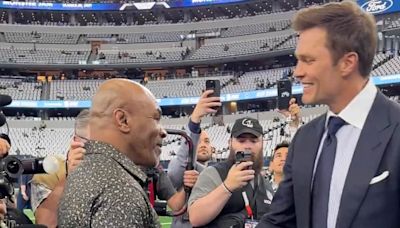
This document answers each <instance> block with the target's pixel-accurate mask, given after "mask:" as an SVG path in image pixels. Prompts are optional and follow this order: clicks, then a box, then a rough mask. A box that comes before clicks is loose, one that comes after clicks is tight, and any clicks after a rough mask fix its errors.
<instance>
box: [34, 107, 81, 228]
mask: <svg viewBox="0 0 400 228" xmlns="http://www.w3.org/2000/svg"><path fill="white" fill-rule="evenodd" d="M88 125H89V110H88V109H85V110H82V111H81V112H80V113H79V114H78V116H77V117H76V118H75V132H74V136H73V138H72V141H71V144H70V149H69V151H68V154H67V161H64V160H63V159H58V162H59V170H58V171H57V172H56V173H54V174H36V175H34V176H33V179H32V184H31V185H32V194H31V198H32V202H31V203H32V210H33V212H34V214H35V219H36V223H37V224H43V225H46V226H47V227H49V228H52V227H56V226H57V210H58V204H59V202H60V199H61V196H62V194H63V192H64V187H65V182H66V178H67V172H68V173H71V172H72V171H73V170H74V169H75V168H76V167H77V166H78V164H79V163H80V162H81V160H82V159H83V155H84V153H85V149H84V148H83V146H84V143H85V141H86V140H87V139H88V138H89V128H88ZM66 164H68V165H66Z"/></svg>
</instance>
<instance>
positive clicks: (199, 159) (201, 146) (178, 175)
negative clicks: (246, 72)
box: [168, 90, 221, 228]
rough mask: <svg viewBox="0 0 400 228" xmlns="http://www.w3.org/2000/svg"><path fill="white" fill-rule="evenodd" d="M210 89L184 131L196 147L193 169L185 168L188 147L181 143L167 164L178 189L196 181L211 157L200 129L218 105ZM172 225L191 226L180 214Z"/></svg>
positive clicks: (205, 138) (197, 106)
mask: <svg viewBox="0 0 400 228" xmlns="http://www.w3.org/2000/svg"><path fill="white" fill-rule="evenodd" d="M212 93H213V91H212V90H207V91H205V92H204V93H203V94H202V95H201V97H200V100H199V102H198V103H197V105H196V107H195V108H194V110H193V113H192V115H191V116H190V119H189V123H188V126H187V128H186V132H187V134H188V135H189V137H190V138H191V139H192V140H193V147H194V148H196V151H195V153H196V156H194V160H193V161H192V162H193V164H194V170H186V166H187V163H188V160H189V154H188V147H187V145H185V144H183V143H182V144H181V147H180V148H179V150H178V153H177V154H176V156H175V157H174V158H172V159H171V161H170V163H169V166H168V176H169V177H170V178H171V181H172V183H173V184H174V187H175V188H177V189H180V188H182V187H183V185H185V186H187V187H190V188H192V187H193V186H194V184H195V183H196V181H197V178H198V175H199V172H201V171H203V170H204V168H205V166H206V164H207V162H208V161H209V160H210V159H211V157H212V146H211V142H210V138H209V136H208V134H207V132H206V131H204V130H201V128H200V123H201V120H202V118H203V117H204V116H206V115H207V114H211V113H216V112H217V110H216V109H214V108H213V107H220V106H221V102H220V98H219V97H209V96H210V95H211V94H212ZM172 227H177V228H184V227H192V226H191V224H190V223H189V221H188V220H187V219H184V218H183V217H182V216H178V217H174V219H173V223H172Z"/></svg>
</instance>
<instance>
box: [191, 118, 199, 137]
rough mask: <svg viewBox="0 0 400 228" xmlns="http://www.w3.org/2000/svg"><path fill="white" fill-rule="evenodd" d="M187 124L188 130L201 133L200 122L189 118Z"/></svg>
mask: <svg viewBox="0 0 400 228" xmlns="http://www.w3.org/2000/svg"><path fill="white" fill-rule="evenodd" d="M188 126H189V130H190V131H191V132H192V133H195V134H200V133H201V128H200V123H194V122H193V121H192V120H191V119H189V124H188Z"/></svg>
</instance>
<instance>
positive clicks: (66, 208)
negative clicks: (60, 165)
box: [58, 141, 160, 228]
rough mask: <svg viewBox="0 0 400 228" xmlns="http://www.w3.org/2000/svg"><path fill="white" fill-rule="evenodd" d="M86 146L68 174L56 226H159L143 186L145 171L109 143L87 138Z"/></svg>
mask: <svg viewBox="0 0 400 228" xmlns="http://www.w3.org/2000/svg"><path fill="white" fill-rule="evenodd" d="M85 148H86V154H85V157H84V160H83V161H82V163H81V164H80V165H79V166H78V167H77V168H76V170H75V171H74V172H72V173H71V174H70V175H69V176H68V180H67V183H66V188H65V190H64V196H63V198H62V200H61V203H60V206H59V210H58V222H59V224H58V225H59V226H58V227H60V228H64V227H71V228H79V227H132V228H135V227H141V228H142V227H146V228H153V227H154V228H157V227H160V223H159V221H158V217H157V215H156V213H155V211H154V210H153V208H152V207H151V205H150V203H149V200H148V197H147V194H146V193H145V192H144V191H143V188H142V186H143V185H144V184H145V182H146V175H145V174H144V172H143V171H142V170H141V169H140V168H139V167H138V166H136V165H135V164H134V163H133V162H132V161H131V160H129V159H128V158H127V157H126V156H125V155H123V154H122V153H120V152H118V151H117V150H116V149H115V148H114V147H113V146H111V145H109V144H106V143H102V142H97V141H89V142H88V143H86V144H85Z"/></svg>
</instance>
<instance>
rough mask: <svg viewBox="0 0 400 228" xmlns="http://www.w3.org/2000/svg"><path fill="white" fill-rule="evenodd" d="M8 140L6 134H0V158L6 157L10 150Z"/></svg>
mask: <svg viewBox="0 0 400 228" xmlns="http://www.w3.org/2000/svg"><path fill="white" fill-rule="evenodd" d="M10 147H11V146H10V139H9V138H8V136H7V135H6V134H0V158H3V157H5V156H7V155H8V151H9V150H10Z"/></svg>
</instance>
